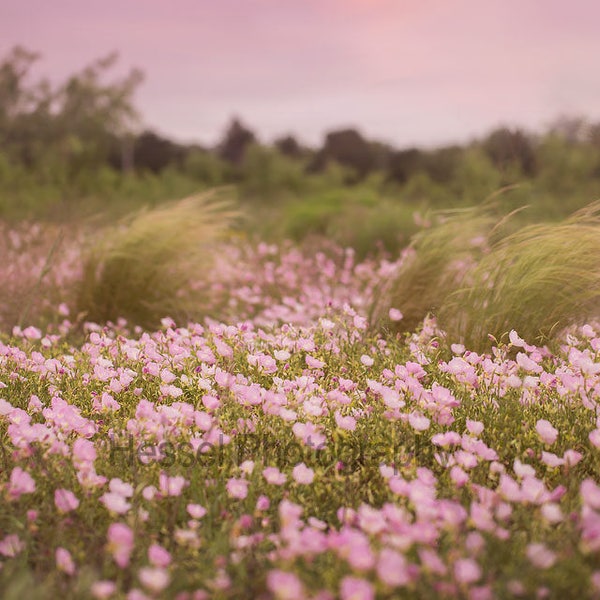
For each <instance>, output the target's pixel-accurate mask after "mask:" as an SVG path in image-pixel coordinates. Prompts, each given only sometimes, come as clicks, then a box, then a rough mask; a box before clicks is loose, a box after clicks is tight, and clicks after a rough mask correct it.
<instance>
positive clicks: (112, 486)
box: [108, 477, 133, 498]
mask: <svg viewBox="0 0 600 600" xmlns="http://www.w3.org/2000/svg"><path fill="white" fill-rule="evenodd" d="M108 489H109V490H110V491H111V492H113V493H115V494H119V495H120V496H123V497H125V498H131V496H133V486H132V485H131V484H130V483H125V482H124V481H123V480H121V479H119V478H118V477H117V478H115V479H111V480H110V483H109V484H108Z"/></svg>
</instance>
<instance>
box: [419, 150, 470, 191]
mask: <svg viewBox="0 0 600 600" xmlns="http://www.w3.org/2000/svg"><path fill="white" fill-rule="evenodd" d="M463 155H464V150H463V148H461V147H460V146H446V147H445V148H438V149H437V150H433V151H431V152H428V153H426V154H425V155H424V157H423V158H424V165H423V169H424V171H425V172H426V173H427V175H429V178H430V179H431V181H433V182H435V183H440V184H447V183H450V182H451V181H452V180H453V179H454V177H455V175H456V171H457V169H458V166H459V164H460V162H461V160H463V158H464V156H463Z"/></svg>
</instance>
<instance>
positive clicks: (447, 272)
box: [373, 207, 498, 332]
mask: <svg viewBox="0 0 600 600" xmlns="http://www.w3.org/2000/svg"><path fill="white" fill-rule="evenodd" d="M439 218H440V222H439V223H438V224H437V225H436V226H434V227H432V228H430V229H424V230H422V231H421V232H419V233H418V234H416V235H415V236H414V237H413V239H412V242H411V244H410V245H409V246H408V248H406V250H405V251H404V260H403V262H402V266H401V267H400V269H399V270H398V271H397V275H396V276H395V277H392V278H391V280H389V281H385V282H382V289H381V290H380V292H381V293H380V294H378V295H377V299H376V301H375V305H374V309H373V318H374V320H375V322H376V323H377V324H378V326H379V327H382V328H384V329H391V330H392V331H396V332H398V331H401V332H404V331H414V330H415V329H416V328H417V327H418V326H419V325H420V324H421V323H422V321H423V319H425V317H427V315H428V314H433V315H438V314H439V311H440V310H441V308H442V307H443V305H444V304H445V302H446V301H447V298H448V296H449V295H450V294H452V293H454V292H456V291H457V290H458V289H459V288H460V287H462V286H463V285H464V283H465V278H466V276H467V274H468V272H469V270H470V269H471V268H472V267H473V265H474V264H475V263H476V262H477V261H478V260H480V259H481V258H482V257H483V255H484V253H485V252H486V251H487V250H488V243H489V242H488V238H489V237H490V236H491V234H492V232H493V230H494V225H495V224H496V223H497V220H498V219H497V217H496V216H495V215H494V213H493V211H492V210H491V209H490V208H489V207H486V208H469V209H463V210H456V211H447V212H444V213H440V215H439ZM390 306H393V307H395V308H398V309H399V310H401V311H402V314H403V316H404V317H403V319H402V320H401V321H396V322H392V321H389V320H388V319H387V315H388V308H389V307H390Z"/></svg>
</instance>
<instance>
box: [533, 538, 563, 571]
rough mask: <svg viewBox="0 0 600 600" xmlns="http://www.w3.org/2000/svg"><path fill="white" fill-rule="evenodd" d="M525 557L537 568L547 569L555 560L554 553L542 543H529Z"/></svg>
mask: <svg viewBox="0 0 600 600" xmlns="http://www.w3.org/2000/svg"><path fill="white" fill-rule="evenodd" d="M527 558H528V559H529V561H530V562H531V564H532V565H533V566H534V567H537V568H538V569H549V568H550V567H551V566H552V565H553V564H554V563H555V562H556V554H555V553H554V552H552V550H549V549H548V548H546V546H544V544H529V545H528V546H527Z"/></svg>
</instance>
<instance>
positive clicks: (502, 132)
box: [483, 127, 537, 177]
mask: <svg viewBox="0 0 600 600" xmlns="http://www.w3.org/2000/svg"><path fill="white" fill-rule="evenodd" d="M483 150H484V152H485V153H486V154H487V155H488V157H489V159H490V160H491V161H492V163H493V164H494V165H495V166H496V167H497V168H498V169H500V170H506V169H507V168H509V167H510V166H511V165H516V166H518V167H519V168H520V169H521V172H522V173H523V175H526V176H528V177H532V176H533V175H535V173H536V170H537V161H536V157H535V152H534V149H533V146H532V143H531V140H530V139H529V137H528V136H527V134H525V133H524V132H523V131H521V130H520V129H515V130H511V129H508V128H506V127H503V128H501V129H496V130H495V131H493V132H492V133H490V135H488V137H487V138H486V139H485V140H484V141H483Z"/></svg>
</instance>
